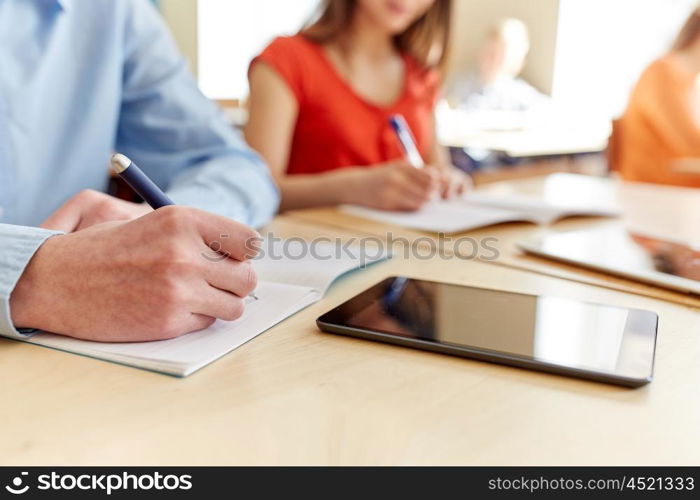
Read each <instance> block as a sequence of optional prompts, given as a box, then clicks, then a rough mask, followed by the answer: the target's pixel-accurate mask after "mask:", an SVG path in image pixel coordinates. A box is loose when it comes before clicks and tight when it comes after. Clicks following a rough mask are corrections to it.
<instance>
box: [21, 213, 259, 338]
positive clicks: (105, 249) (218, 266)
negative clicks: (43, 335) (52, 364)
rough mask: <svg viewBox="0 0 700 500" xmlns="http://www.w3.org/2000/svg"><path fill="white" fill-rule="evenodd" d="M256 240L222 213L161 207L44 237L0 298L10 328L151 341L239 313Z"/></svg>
mask: <svg viewBox="0 0 700 500" xmlns="http://www.w3.org/2000/svg"><path fill="white" fill-rule="evenodd" d="M257 238H259V235H258V234H257V233H256V232H255V231H254V230H253V229H250V228H248V227H247V226H244V225H242V224H239V223H237V222H234V221H232V220H230V219H227V218H224V217H219V216H216V215H212V214H209V213H206V212H203V211H200V210H196V209H191V208H186V207H177V206H173V207H164V208H161V209H159V210H157V211H154V212H152V213H150V214H147V215H145V216H143V217H140V218H138V219H135V220H132V221H129V222H107V223H102V224H97V225H94V226H92V227H90V228H88V229H84V230H81V231H77V232H73V233H70V234H65V235H59V236H53V237H51V238H49V239H48V240H47V241H46V242H45V243H44V244H43V245H42V246H41V247H40V248H39V250H38V251H37V252H36V254H35V255H34V257H33V258H32V260H31V261H30V263H29V265H28V266H27V268H26V269H25V272H24V274H23V275H22V277H21V278H20V280H19V282H18V284H17V286H16V287H15V290H14V292H13V293H12V296H11V297H10V308H11V314H12V320H13V322H14V324H15V325H16V326H17V327H18V328H22V327H24V328H39V329H41V330H46V331H50V332H55V333H60V334H64V335H69V336H72V337H76V338H81V339H89V340H99V341H104V342H138V341H147V340H160V339H167V338H172V337H177V336H179V335H182V334H185V333H188V332H192V331H195V330H200V329H202V328H205V327H207V326H209V325H210V324H211V323H213V322H214V320H215V319H216V318H221V319H224V320H234V319H236V318H238V317H240V316H241V314H242V313H243V308H244V299H245V297H246V296H247V295H248V294H250V293H251V292H252V291H253V289H254V288H255V286H256V277H255V272H254V270H253V267H252V264H251V262H250V261H249V260H248V259H250V258H252V257H254V253H255V251H254V250H251V248H257V247H256V245H252V244H251V243H252V242H253V241H254V240H256V239H257Z"/></svg>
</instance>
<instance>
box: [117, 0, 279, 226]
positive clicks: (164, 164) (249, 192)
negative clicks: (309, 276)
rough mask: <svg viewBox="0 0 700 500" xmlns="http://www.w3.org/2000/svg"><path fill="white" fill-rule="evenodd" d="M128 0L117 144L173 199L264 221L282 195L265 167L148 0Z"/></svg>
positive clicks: (240, 218)
mask: <svg viewBox="0 0 700 500" xmlns="http://www.w3.org/2000/svg"><path fill="white" fill-rule="evenodd" d="M127 5H128V8H127V11H126V12H125V14H124V15H125V21H124V33H123V36H124V65H123V75H122V80H123V84H122V106H121V112H120V118H119V126H118V131H117V140H116V147H117V150H118V151H120V152H122V153H124V154H126V155H127V156H129V157H131V158H132V159H133V160H134V161H135V162H136V163H137V164H138V165H139V166H140V167H141V168H142V169H143V170H144V171H145V172H146V173H147V174H148V175H149V176H150V177H151V178H152V179H153V180H154V182H155V183H156V184H158V185H159V186H160V187H161V188H163V189H165V190H166V192H167V193H168V194H169V195H170V196H171V198H172V199H173V201H175V203H178V204H182V205H189V206H195V207H197V208H201V209H204V210H208V211H211V212H214V213H217V214H220V215H224V216H227V217H230V218H232V219H236V220H238V221H240V222H243V223H245V224H249V225H252V226H254V227H259V226H261V225H263V224H265V223H266V222H268V221H269V220H270V219H271V218H272V216H273V215H274V214H275V212H276V210H277V205H278V202H279V193H278V190H277V188H276V186H275V184H274V182H273V181H272V178H271V176H270V173H269V171H268V169H267V166H266V165H265V164H264V162H263V161H262V160H261V158H260V157H259V156H258V155H257V154H256V153H255V152H253V151H252V150H251V149H250V148H249V147H248V146H247V145H246V144H245V142H244V141H243V139H242V138H241V136H240V134H239V133H238V132H236V131H234V129H233V128H232V126H231V125H230V124H229V123H228V122H227V120H226V118H225V117H224V115H223V113H222V112H221V110H219V109H218V107H217V106H216V105H215V104H214V103H213V102H211V101H210V100H209V99H207V98H206V97H205V96H204V95H202V93H201V92H200V91H199V89H198V88H197V85H196V83H195V81H194V79H193V77H192V75H191V74H190V72H189V70H188V68H187V65H186V63H185V61H184V58H183V57H182V56H181V55H180V53H179V52H178V50H177V48H176V46H175V43H174V41H173V39H172V37H171V36H170V34H169V32H168V30H167V28H166V26H165V24H164V22H163V21H162V19H161V18H160V16H159V15H158V13H157V11H156V10H155V9H154V8H153V7H152V6H151V4H150V2H147V1H146V0H129V2H128V4H127Z"/></svg>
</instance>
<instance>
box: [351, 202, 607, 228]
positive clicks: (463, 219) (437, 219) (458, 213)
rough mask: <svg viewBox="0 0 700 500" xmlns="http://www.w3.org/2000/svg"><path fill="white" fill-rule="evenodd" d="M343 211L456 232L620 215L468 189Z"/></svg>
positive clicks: (583, 205)
mask: <svg viewBox="0 0 700 500" xmlns="http://www.w3.org/2000/svg"><path fill="white" fill-rule="evenodd" d="M340 209H341V210H342V211H343V212H346V213H349V214H352V215H357V216H358V217H364V218H366V219H372V220H376V221H379V222H385V223H387V224H392V225H395V226H402V227H408V228H411V229H419V230H421V231H430V232H435V233H438V232H440V233H457V232H461V231H469V230H472V229H477V228H479V227H485V226H491V225H494V224H501V223H503V222H533V223H535V224H549V223H551V222H554V221H556V220H558V219H563V218H566V217H573V216H604V217H613V216H617V215H619V210H618V209H617V207H614V206H598V205H594V204H593V203H590V204H586V203H580V202H578V201H577V202H576V203H575V204H574V203H572V204H567V203H552V202H548V201H544V200H541V199H539V198H535V197H530V196H523V195H508V196H502V195H491V194H485V193H469V194H467V195H465V196H463V197H461V198H456V199H454V200H448V201H445V200H437V201H433V202H431V203H430V204H428V205H427V206H426V207H424V208H422V209H421V210H419V211H417V212H391V211H383V210H374V209H371V208H365V207H360V206H356V205H342V206H341V208H340Z"/></svg>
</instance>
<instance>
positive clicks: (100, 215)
mask: <svg viewBox="0 0 700 500" xmlns="http://www.w3.org/2000/svg"><path fill="white" fill-rule="evenodd" d="M149 212H152V209H151V208H150V207H149V206H148V205H144V204H139V203H131V202H129V201H124V200H120V199H118V198H114V197H113V196H109V195H106V194H104V193H100V192H99V191H93V190H92V189H86V190H84V191H81V192H80V193H78V194H77V195H75V196H73V197H72V198H71V199H70V200H68V201H67V202H66V203H64V204H63V206H61V208H59V209H58V210H56V211H55V212H54V213H53V214H52V215H51V216H50V217H49V218H48V219H46V220H45V221H44V222H43V224H41V227H43V228H45V229H53V230H56V231H63V232H66V233H72V232H74V231H80V230H81V229H86V228H88V227H90V226H94V225H95V224H100V223H102V222H110V221H127V220H132V219H135V218H137V217H141V216H142V215H145V214H147V213H149Z"/></svg>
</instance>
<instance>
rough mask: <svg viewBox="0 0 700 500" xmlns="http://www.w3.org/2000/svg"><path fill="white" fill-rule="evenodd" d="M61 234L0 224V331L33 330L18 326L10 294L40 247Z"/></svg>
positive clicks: (14, 333) (8, 333)
mask: <svg viewBox="0 0 700 500" xmlns="http://www.w3.org/2000/svg"><path fill="white" fill-rule="evenodd" d="M56 234H61V233H60V232H58V231H49V230H48V229H40V228H37V227H25V226H14V225H11V224H0V248H2V252H1V253H0V335H2V336H5V337H11V338H26V337H27V336H28V335H29V334H30V333H31V331H32V330H25V329H22V330H21V331H19V330H17V328H15V326H14V325H13V324H12V315H11V314H10V295H11V294H12V291H13V290H14V289H15V286H16V285H17V282H18V281H19V278H20V276H22V273H23V272H24V269H25V268H26V267H27V265H28V264H29V261H30V260H31V259H32V257H33V256H34V254H35V253H36V251H37V250H38V249H39V247H40V246H41V245H42V244H43V243H44V242H45V241H46V240H47V239H48V238H50V237H51V236H54V235H56Z"/></svg>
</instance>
